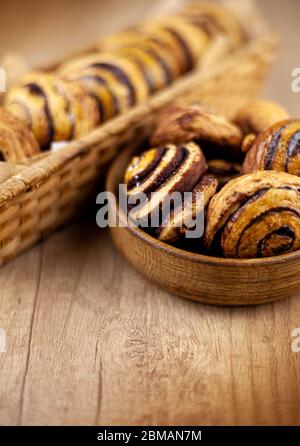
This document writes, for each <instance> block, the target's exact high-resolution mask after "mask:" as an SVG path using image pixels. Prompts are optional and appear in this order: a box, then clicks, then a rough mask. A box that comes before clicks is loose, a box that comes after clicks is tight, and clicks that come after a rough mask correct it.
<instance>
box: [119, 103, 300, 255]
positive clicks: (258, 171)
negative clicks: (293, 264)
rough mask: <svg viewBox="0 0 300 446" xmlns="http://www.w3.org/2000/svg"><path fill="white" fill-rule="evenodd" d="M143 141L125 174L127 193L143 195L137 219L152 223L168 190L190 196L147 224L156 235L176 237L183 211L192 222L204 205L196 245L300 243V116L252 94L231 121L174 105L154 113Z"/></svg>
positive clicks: (266, 248)
mask: <svg viewBox="0 0 300 446" xmlns="http://www.w3.org/2000/svg"><path fill="white" fill-rule="evenodd" d="M150 144H151V147H152V148H151V149H149V150H147V151H146V152H143V153H142V154H140V155H138V156H136V157H134V158H133V159H132V160H131V162H130V163H129V165H128V167H127V170H126V172H125V178H124V179H125V182H126V184H127V188H128V197H129V198H131V199H132V197H134V196H135V195H136V194H137V193H138V192H144V193H145V194H146V195H147V198H148V200H146V201H145V202H143V203H142V205H140V206H139V207H138V211H137V217H143V218H148V222H151V221H152V220H151V218H152V215H150V214H151V213H152V214H153V213H155V212H157V213H159V212H161V210H162V209H165V203H166V202H167V199H168V196H167V195H168V194H169V193H170V192H175V191H176V192H179V193H180V194H182V195H183V194H184V193H185V192H191V194H192V198H190V200H191V201H192V203H187V204H186V203H185V202H184V203H183V204H182V205H177V206H174V207H173V208H170V210H168V212H169V214H168V215H167V217H166V216H165V217H164V220H163V221H161V222H160V225H159V227H155V228H152V227H151V225H148V227H147V229H146V230H148V231H149V232H150V233H151V234H152V235H154V236H155V237H157V238H158V239H159V240H161V241H163V242H166V243H177V242H180V241H181V240H182V239H183V238H184V234H185V233H186V231H187V227H186V226H185V223H184V220H183V219H182V218H181V217H182V216H183V215H186V212H188V213H190V214H191V216H190V217H191V218H192V220H193V221H194V220H195V217H196V216H197V214H199V213H200V212H203V211H204V212H205V216H206V224H205V231H204V236H203V237H201V238H198V239H196V240H194V241H193V247H192V249H193V250H195V251H198V252H199V251H202V252H205V253H207V254H212V255H217V256H224V257H229V258H255V257H268V256H274V255H278V254H283V253H287V252H291V251H294V250H296V249H299V248H300V178H299V176H300V121H299V120H297V119H291V118H289V115H288V113H287V112H286V110H284V109H283V108H282V107H281V106H279V105H278V104H276V103H274V102H272V101H266V100H253V101H252V102H251V103H249V104H247V106H246V107H245V108H243V109H241V110H240V111H239V112H238V113H237V115H236V116H235V118H234V120H233V121H232V122H231V121H229V120H227V119H226V118H225V117H223V116H220V115H218V114H216V113H213V112H211V111H207V110H204V109H203V108H202V107H201V106H197V105H192V106H187V107H176V106H173V107H171V108H168V109H167V110H165V111H164V112H163V113H162V114H161V115H160V116H159V117H158V119H157V125H156V128H155V131H154V133H153V135H152V138H151V140H150ZM245 152H246V155H245ZM152 192H155V194H151V193H152ZM196 192H202V193H203V202H201V203H200V202H199V199H196V198H195V196H196ZM197 200H198V201H197ZM200 204H201V206H200ZM131 214H132V213H131ZM134 217H136V216H135V214H134ZM144 226H146V225H144ZM180 246H181V247H182V245H180ZM185 246H187V245H185ZM188 247H189V248H191V245H188Z"/></svg>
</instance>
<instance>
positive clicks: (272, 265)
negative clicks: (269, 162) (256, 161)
mask: <svg viewBox="0 0 300 446" xmlns="http://www.w3.org/2000/svg"><path fill="white" fill-rule="evenodd" d="M133 153H134V149H133V148H130V149H127V150H125V151H123V152H122V153H121V154H120V155H119V157H118V158H117V159H116V160H115V161H114V163H113V164H112V166H111V168H110V171H109V174H108V177H107V181H106V190H107V191H109V192H111V193H113V194H115V195H116V194H117V193H118V187H119V184H120V183H122V182H123V179H124V172H125V170H126V167H127V165H128V163H129V162H130V160H131V159H132V156H133ZM263 174H267V175H269V174H271V176H272V173H271V172H263ZM255 175H257V174H255ZM276 175H277V173H276ZM283 175H284V176H287V177H288V178H289V181H290V180H291V183H290V185H292V183H293V181H294V180H295V182H296V183H297V187H299V186H298V183H299V179H298V178H297V177H293V176H290V175H288V174H283ZM241 178H242V177H241ZM233 181H237V179H235V180H232V182H233ZM228 184H229V183H228ZM228 184H227V185H226V186H224V189H225V188H226V187H228ZM254 184H255V182H254ZM259 184H260V183H259ZM278 184H281V185H282V184H283V183H280V181H279V180H278ZM284 184H286V181H284ZM292 187H293V188H294V186H292ZM224 189H222V190H224ZM219 193H222V191H221V192H219ZM278 193H280V189H279V190H278ZM291 193H293V194H294V193H296V192H295V190H293V191H292V192H291ZM236 194H237V195H238V194H239V190H236ZM212 200H213V199H212ZM239 205H240V206H241V202H239ZM116 212H117V217H118V218H119V219H120V221H121V222H124V225H123V227H122V225H119V226H118V227H111V228H110V232H111V235H112V238H113V241H114V243H115V245H116V246H117V248H118V249H119V250H120V252H121V253H122V254H123V255H124V257H125V258H126V259H127V260H128V261H129V262H130V263H131V264H132V265H133V266H134V267H135V268H136V269H137V270H138V271H140V272H141V273H142V274H143V275H144V276H145V277H147V278H148V279H150V280H151V281H153V282H155V283H156V284H157V285H159V286H160V287H162V288H164V289H166V290H168V291H169V292H171V293H173V294H177V295H179V296H182V297H186V298H189V299H193V300H195V301H198V302H199V301H200V302H204V303H209V304H218V305H253V304H262V303H266V302H272V301H274V300H278V299H282V298H286V297H289V296H293V295H295V294H296V293H298V292H299V291H300V277H299V268H300V250H297V251H293V252H289V253H287V254H279V255H276V256H273V257H269V258H253V259H238V258H235V259H229V258H222V257H215V256H214V255H213V253H211V254H210V255H207V254H201V253H195V252H188V251H186V250H183V249H179V248H178V247H175V246H172V245H170V244H166V243H164V242H162V241H160V240H158V239H157V238H155V237H153V236H152V235H151V234H148V233H147V232H145V231H144V230H142V229H141V228H138V227H136V226H134V225H128V224H126V219H127V217H126V215H125V214H124V212H123V210H122V208H117V209H116ZM292 215H293V214H292V213H291V217H292V221H289V223H288V225H290V226H289V227H290V228H291V230H292V225H294V222H295V219H294V217H293V216H292ZM282 217H284V215H282ZM293 230H294V231H295V228H293ZM283 232H284V231H283ZM286 232H287V234H286V236H287V238H285V237H284V234H283V233H282V234H280V231H279V234H278V235H277V236H275V235H274V238H273V240H271V239H270V241H269V242H268V241H267V243H266V246H268V247H270V244H274V243H275V241H276V238H277V237H279V238H280V239H281V243H282V242H283V243H282V244H281V246H282V247H283V246H285V247H288V245H289V243H291V239H292V238H293V237H291V234H292V233H291V232H288V230H286ZM295 232H297V231H295ZM195 242H197V240H196V241H195ZM295 246H296V241H295V242H294V247H295Z"/></svg>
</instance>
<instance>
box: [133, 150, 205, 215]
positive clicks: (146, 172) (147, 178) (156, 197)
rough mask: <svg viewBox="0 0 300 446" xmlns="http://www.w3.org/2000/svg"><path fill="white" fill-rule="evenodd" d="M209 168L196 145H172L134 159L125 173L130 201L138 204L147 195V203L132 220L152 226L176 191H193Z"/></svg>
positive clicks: (150, 151)
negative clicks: (140, 197) (152, 219)
mask: <svg viewBox="0 0 300 446" xmlns="http://www.w3.org/2000/svg"><path fill="white" fill-rule="evenodd" d="M205 169H206V161H205V158H204V155H203V153H202V151H201V149H200V147H199V146H197V145H196V144H194V143H188V144H182V145H178V146H176V145H174V144H169V145H166V146H164V147H159V148H155V149H150V150H147V151H146V152H144V153H142V154H141V155H139V156H136V157H134V158H133V159H132V161H131V162H130V164H129V166H128V168H127V170H126V172H125V182H126V184H127V186H128V199H129V201H130V202H131V203H134V202H135V201H136V200H137V199H138V197H139V195H140V194H141V193H143V194H145V196H146V197H147V200H146V201H144V202H143V203H142V205H141V206H139V208H138V209H137V210H136V211H134V212H133V214H132V217H133V218H134V219H136V220H138V221H139V222H146V223H149V219H150V217H151V218H153V217H155V216H157V215H158V214H159V213H160V212H161V210H162V208H163V207H164V205H165V204H166V203H167V202H168V200H169V199H170V195H171V194H172V193H173V192H179V193H183V192H189V191H192V190H193V188H194V186H195V185H196V184H197V182H198V181H199V179H200V177H201V176H202V174H203V173H204V171H205ZM152 192H155V194H152Z"/></svg>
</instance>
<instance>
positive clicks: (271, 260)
mask: <svg viewBox="0 0 300 446" xmlns="http://www.w3.org/2000/svg"><path fill="white" fill-rule="evenodd" d="M124 155H125V153H124V152H123V153H121V154H120V155H119V156H118V157H117V158H116V159H115V160H114V162H113V163H112V165H111V167H110V168H109V170H108V174H107V177H106V184H105V186H106V190H107V191H109V192H112V193H114V192H115V172H116V171H117V167H118V164H119V162H120V160H121V159H122V158H123V157H124ZM118 204H119V203H118V202H117V210H116V212H117V217H118V218H120V219H124V218H126V217H125V216H124V214H123V212H119V206H118ZM122 229H125V230H128V231H130V232H131V233H132V234H134V235H135V236H136V237H138V238H139V239H141V240H142V241H143V242H144V243H147V244H148V245H150V246H151V247H152V248H154V249H158V250H160V251H163V252H165V253H166V254H169V255H172V256H174V257H178V258H181V259H183V260H187V261H189V262H193V263H199V264H209V265H214V266H221V265H222V266H224V267H226V266H228V267H232V266H236V267H243V266H244V267H245V266H250V267H260V266H271V265H272V266H273V265H278V264H281V263H286V262H288V261H292V260H297V259H300V249H298V250H297V251H293V252H290V253H287V254H280V255H278V256H273V257H263V258H259V259H229V258H223V257H214V256H207V255H205V254H198V253H194V252H190V251H185V250H183V249H179V248H176V247H175V246H172V245H168V244H167V243H164V242H161V241H160V240H157V239H156V238H154V237H152V236H151V235H149V234H147V233H146V232H145V231H143V230H142V229H140V228H138V227H135V226H126V227H123V228H122Z"/></svg>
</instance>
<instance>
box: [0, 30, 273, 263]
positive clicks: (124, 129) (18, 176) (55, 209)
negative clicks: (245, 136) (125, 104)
mask: <svg viewBox="0 0 300 446" xmlns="http://www.w3.org/2000/svg"><path fill="white" fill-rule="evenodd" d="M276 40H277V39H276V36H274V35H273V34H271V33H268V34H266V35H264V36H263V37H262V38H259V39H256V40H255V41H252V42H251V43H250V44H249V45H248V46H247V47H245V48H243V49H242V50H240V51H239V52H236V53H235V54H233V55H231V56H228V57H226V58H224V60H223V61H222V62H221V63H220V62H219V63H218V65H217V64H216V63H214V64H207V66H206V68H204V67H202V68H201V69H196V70H195V71H193V72H192V73H190V74H188V75H186V76H185V77H183V78H181V79H180V80H178V81H177V82H176V83H174V84H173V85H172V86H171V87H169V88H168V89H165V90H164V91H163V92H161V93H159V94H157V95H155V96H153V97H152V98H151V99H150V100H149V101H148V102H146V103H144V104H142V105H139V106H137V107H135V108H133V109H132V110H131V111H129V112H127V113H126V114H124V115H123V116H120V117H117V118H115V119H113V120H111V121H109V122H108V123H106V124H105V125H103V126H101V127H100V128H98V129H96V130H95V131H93V132H92V133H90V134H89V135H88V136H87V137H85V138H83V139H81V140H79V141H76V142H72V143H71V144H69V145H68V146H66V147H65V148H63V149H61V150H59V151H56V152H50V153H47V154H44V155H42V156H39V157H37V158H36V159H33V160H32V161H31V162H30V164H29V165H26V166H24V165H23V166H19V165H15V166H14V165H11V164H7V163H3V165H2V167H1V169H2V170H3V171H4V173H3V175H2V174H1V175H2V177H1V175H0V181H1V179H2V182H1V184H0V264H3V263H5V262H7V261H8V260H9V259H11V258H13V257H15V256H16V255H17V254H18V253H20V252H22V251H24V250H25V249H27V248H29V247H30V246H32V245H33V244H35V243H37V242H38V241H39V240H40V239H41V238H43V237H44V236H45V235H47V234H49V233H50V232H51V231H53V230H54V229H55V228H57V227H59V226H61V225H62V224H63V223H64V222H66V221H67V220H69V219H70V218H72V217H74V215H76V214H78V213H79V212H82V211H83V209H84V208H85V205H86V204H87V203H88V202H91V200H92V201H93V200H94V199H95V195H94V194H95V191H96V189H97V185H98V182H99V177H100V176H101V174H103V173H104V172H105V165H106V164H107V163H108V161H110V160H111V159H112V158H113V157H114V156H115V154H116V153H117V152H118V151H119V150H121V149H122V147H124V146H125V145H128V144H132V143H134V144H139V143H140V142H142V140H144V138H145V137H147V136H148V135H149V132H150V131H151V128H152V124H153V120H154V118H155V115H156V113H157V111H158V110H160V109H161V108H162V107H164V106H166V105H167V104H169V103H170V102H172V101H174V100H175V99H176V100H180V101H182V102H185V101H191V100H193V99H195V98H197V99H200V100H201V102H203V103H204V104H207V105H209V106H213V107H215V108H216V109H217V110H219V111H220V112H222V113H225V114H227V115H229V116H230V115H231V114H233V113H234V112H235V111H236V110H237V108H239V107H240V106H242V105H244V104H245V103H246V102H247V101H248V100H249V99H250V98H252V97H254V96H256V95H257V93H258V92H259V90H260V89H261V87H262V85H263V82H264V80H265V77H266V74H267V72H268V68H269V67H270V64H271V62H272V60H273V55H274V49H275V47H276ZM12 174H13V175H12ZM7 177H8V178H7ZM3 180H4V181H3Z"/></svg>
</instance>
